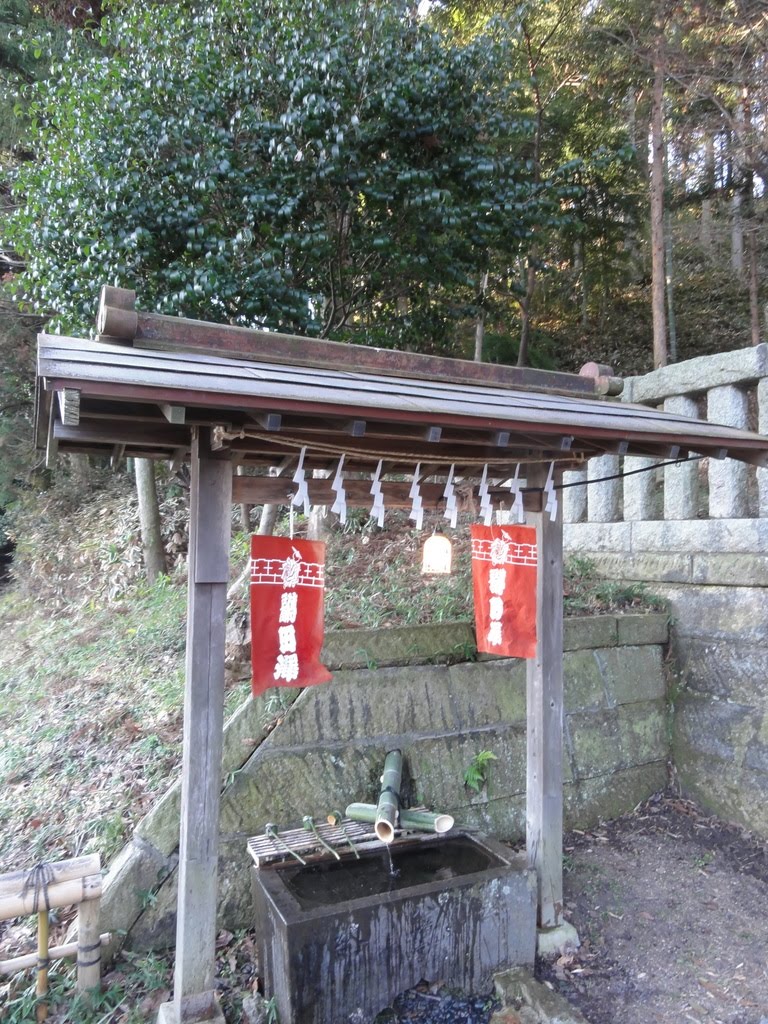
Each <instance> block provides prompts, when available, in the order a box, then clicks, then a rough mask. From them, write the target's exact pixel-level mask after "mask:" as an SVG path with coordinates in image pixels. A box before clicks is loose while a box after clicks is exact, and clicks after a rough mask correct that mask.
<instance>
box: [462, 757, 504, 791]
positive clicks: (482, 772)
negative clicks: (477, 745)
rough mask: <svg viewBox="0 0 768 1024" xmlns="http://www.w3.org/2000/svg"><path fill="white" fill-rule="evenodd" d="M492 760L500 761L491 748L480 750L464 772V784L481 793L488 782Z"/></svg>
mask: <svg viewBox="0 0 768 1024" xmlns="http://www.w3.org/2000/svg"><path fill="white" fill-rule="evenodd" d="M491 761H498V758H497V757H496V755H495V754H494V753H493V752H492V751H490V750H480V751H478V753H476V754H475V756H474V757H473V758H472V760H471V761H470V762H469V764H468V766H467V768H466V771H465V772H464V785H465V786H466V787H467V788H468V789H473V790H474V791H475V792H476V793H479V792H480V791H481V790H482V788H483V787H484V786H486V785H487V784H488V780H489V776H490V766H491Z"/></svg>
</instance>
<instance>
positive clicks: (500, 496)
mask: <svg viewBox="0 0 768 1024" xmlns="http://www.w3.org/2000/svg"><path fill="white" fill-rule="evenodd" d="M410 488H411V485H410V483H408V482H406V483H398V482H394V483H390V482H384V483H382V485H381V489H382V494H383V495H384V504H385V506H386V507H387V508H410V507H411V505H412V504H413V502H412V499H411V498H410V496H409V491H410ZM307 489H308V491H309V501H310V504H311V505H332V504H333V502H334V501H335V500H336V492H335V491H334V490H333V488H332V487H331V481H330V480H317V479H308V480H307ZM294 490H295V489H294V487H293V485H292V484H291V483H290V481H288V480H285V479H282V480H281V479H279V478H277V477H267V476H235V477H234V478H233V480H232V501H233V503H234V504H236V505H241V504H242V505H288V504H290V501H291V498H292V497H293V494H294ZM444 490H445V486H444V484H430V483H422V484H421V487H420V492H421V499H422V502H423V503H424V507H425V508H439V507H440V505H441V503H442V502H443V500H444V499H443V491H444ZM344 491H345V494H346V497H347V506H348V507H349V508H368V507H370V504H371V502H372V500H373V499H372V498H371V484H370V481H368V480H349V479H347V480H345V481H344ZM469 491H471V493H472V495H474V496H476V493H477V488H476V487H473V488H469ZM489 494H490V496H491V500H492V501H494V502H496V503H500V502H503V501H507V502H508V501H509V500H510V498H509V490H508V489H507V488H505V487H490V488H489ZM523 501H524V504H525V507H526V509H528V510H529V511H531V512H538V511H541V494H540V493H539V492H538V491H530V492H525V493H524V494H523Z"/></svg>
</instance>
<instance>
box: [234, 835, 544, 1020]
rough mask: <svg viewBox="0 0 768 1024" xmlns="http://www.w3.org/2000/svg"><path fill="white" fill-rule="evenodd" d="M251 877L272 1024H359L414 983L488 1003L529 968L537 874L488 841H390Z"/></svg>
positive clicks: (264, 868) (470, 838)
mask: <svg viewBox="0 0 768 1024" xmlns="http://www.w3.org/2000/svg"><path fill="white" fill-rule="evenodd" d="M390 850H391V858H392V867H393V870H394V873H391V872H390V864H389V856H388V853H387V850H386V848H384V847H383V846H377V847H376V848H374V849H366V850H364V851H361V854H360V859H359V860H357V859H355V856H354V854H353V853H352V852H351V851H350V852H349V853H345V854H342V855H341V856H342V859H341V861H337V860H336V859H335V858H332V857H331V856H330V854H329V855H327V856H323V857H319V858H317V859H316V860H314V861H312V862H311V863H308V864H307V866H306V867H302V866H301V865H300V864H298V863H296V862H295V861H294V862H292V863H290V864H287V863H282V864H279V865H266V866H262V867H259V868H256V867H255V868H253V869H252V874H253V879H252V880H253V892H254V904H255V913H256V926H257V930H258V934H259V936H260V965H259V967H260V973H261V975H262V977H263V979H264V990H265V996H266V998H267V999H270V998H273V997H274V999H275V1004H276V1007H277V1011H278V1015H279V1020H280V1022H281V1024H349V1022H350V1021H355V1022H368V1021H371V1020H372V1019H373V1017H375V1016H376V1014H377V1013H379V1012H380V1011H381V1010H383V1009H384V1008H385V1007H387V1006H389V1005H390V1004H391V1003H392V1001H393V999H394V998H395V997H396V996H397V995H399V994H400V993H401V992H404V991H405V990H406V989H409V988H412V987H413V986H414V985H416V984H418V982H419V981H421V980H422V979H426V980H428V981H442V982H445V983H446V984H447V985H451V986H456V987H457V988H461V989H464V990H466V991H469V992H475V993H486V992H489V991H490V989H491V987H492V976H493V974H494V973H495V972H496V971H498V970H501V969H503V968H505V967H511V966H513V965H515V964H532V963H533V959H534V955H535V950H536V876H535V872H534V871H533V870H531V869H529V868H527V867H526V866H525V860H524V858H523V857H521V856H520V855H517V854H513V853H512V852H511V851H510V850H508V849H507V848H506V847H504V846H502V845H501V844H500V843H497V842H496V841H495V840H492V839H488V838H484V837H480V836H476V835H464V834H456V835H454V834H451V835H450V836H431V835H430V836H419V837H413V838H407V839H399V840H396V841H395V842H394V843H393V844H392V846H391V847H390Z"/></svg>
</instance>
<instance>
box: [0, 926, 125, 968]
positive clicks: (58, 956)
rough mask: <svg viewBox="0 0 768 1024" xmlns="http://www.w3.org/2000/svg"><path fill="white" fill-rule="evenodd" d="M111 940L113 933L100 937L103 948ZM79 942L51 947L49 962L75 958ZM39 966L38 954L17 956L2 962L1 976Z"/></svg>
mask: <svg viewBox="0 0 768 1024" xmlns="http://www.w3.org/2000/svg"><path fill="white" fill-rule="evenodd" d="M110 938H111V932H104V933H103V934H102V935H100V936H99V941H100V942H101V945H102V946H106V945H107V944H108V943H109V940H110ZM77 949H78V944H77V942H67V943H65V944H64V945H63V946H51V948H50V949H49V950H48V959H49V960H64V959H66V957H69V956H74V955H75V954H76V953H77ZM36 966H37V953H26V954H25V955H24V956H15V957H13V959H12V960H0V975H2V974H17V973H18V972H19V971H28V970H29V969H30V967H36Z"/></svg>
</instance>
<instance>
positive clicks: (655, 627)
mask: <svg viewBox="0 0 768 1024" xmlns="http://www.w3.org/2000/svg"><path fill="white" fill-rule="evenodd" d="M616 624H617V626H618V630H619V636H618V645H619V647H638V646H640V645H645V644H658V645H659V646H662V647H663V646H664V644H666V643H668V641H669V616H668V615H667V614H666V613H662V614H659V613H658V612H656V613H653V612H648V613H645V614H639V615H618V616H617V617H616Z"/></svg>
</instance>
